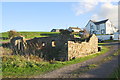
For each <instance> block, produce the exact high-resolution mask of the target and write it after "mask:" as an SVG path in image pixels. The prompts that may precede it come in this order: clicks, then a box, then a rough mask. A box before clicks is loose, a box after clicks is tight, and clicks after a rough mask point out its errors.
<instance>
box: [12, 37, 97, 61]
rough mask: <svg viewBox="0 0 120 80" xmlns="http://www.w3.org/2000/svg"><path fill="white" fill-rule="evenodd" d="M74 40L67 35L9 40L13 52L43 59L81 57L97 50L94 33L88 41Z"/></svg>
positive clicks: (62, 59) (64, 59)
mask: <svg viewBox="0 0 120 80" xmlns="http://www.w3.org/2000/svg"><path fill="white" fill-rule="evenodd" d="M71 40H72V41H71ZM74 41H75V39H73V38H70V37H67V36H58V37H43V38H34V39H30V40H23V38H21V37H16V38H13V39H12V40H11V44H12V45H11V46H12V47H11V48H12V50H13V52H14V54H20V55H30V54H33V55H37V56H39V57H41V58H43V59H45V60H51V59H52V60H53V59H54V60H61V61H66V60H70V59H72V58H77V57H83V56H85V55H89V54H91V53H96V52H97V51H98V39H97V37H96V36H95V35H92V37H90V38H89V41H88V42H81V41H79V40H77V42H76V41H75V42H74Z"/></svg>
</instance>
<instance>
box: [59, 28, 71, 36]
mask: <svg viewBox="0 0 120 80" xmlns="http://www.w3.org/2000/svg"><path fill="white" fill-rule="evenodd" d="M60 34H61V35H70V34H71V32H70V31H68V30H63V29H61V30H60Z"/></svg>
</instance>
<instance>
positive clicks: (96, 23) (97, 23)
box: [91, 19, 108, 25]
mask: <svg viewBox="0 0 120 80" xmlns="http://www.w3.org/2000/svg"><path fill="white" fill-rule="evenodd" d="M91 21H92V20H91ZM107 21H108V19H106V20H102V21H98V22H96V21H92V22H93V23H94V24H95V25H99V24H102V23H106V22H107Z"/></svg>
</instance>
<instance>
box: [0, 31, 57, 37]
mask: <svg viewBox="0 0 120 80" xmlns="http://www.w3.org/2000/svg"><path fill="white" fill-rule="evenodd" d="M19 33H20V34H21V35H23V36H24V37H25V38H34V37H49V36H56V35H57V34H59V32H19ZM1 34H2V35H1ZM0 37H7V38H8V32H3V33H0Z"/></svg>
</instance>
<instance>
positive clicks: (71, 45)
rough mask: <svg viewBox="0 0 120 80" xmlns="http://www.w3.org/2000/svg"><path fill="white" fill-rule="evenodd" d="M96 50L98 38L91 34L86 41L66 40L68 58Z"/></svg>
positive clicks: (81, 55)
mask: <svg viewBox="0 0 120 80" xmlns="http://www.w3.org/2000/svg"><path fill="white" fill-rule="evenodd" d="M96 52H98V38H97V37H96V36H95V35H94V34H93V35H92V37H91V38H90V40H89V41H88V42H81V43H79V42H74V41H68V60H70V59H72V58H78V57H83V56H86V55H89V54H92V53H96Z"/></svg>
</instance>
